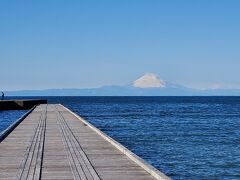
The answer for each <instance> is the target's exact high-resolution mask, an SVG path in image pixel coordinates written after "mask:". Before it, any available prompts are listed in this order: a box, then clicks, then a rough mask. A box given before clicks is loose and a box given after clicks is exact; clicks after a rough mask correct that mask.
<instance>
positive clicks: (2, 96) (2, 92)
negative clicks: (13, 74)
mask: <svg viewBox="0 0 240 180" xmlns="http://www.w3.org/2000/svg"><path fill="white" fill-rule="evenodd" d="M2 100H4V92H2Z"/></svg>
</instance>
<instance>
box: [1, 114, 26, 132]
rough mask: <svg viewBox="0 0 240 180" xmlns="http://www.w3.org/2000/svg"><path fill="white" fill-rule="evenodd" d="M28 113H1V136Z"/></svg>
mask: <svg viewBox="0 0 240 180" xmlns="http://www.w3.org/2000/svg"><path fill="white" fill-rule="evenodd" d="M26 112H27V111H26V110H18V111H15V110H14V111H0V134H1V132H3V131H4V130H5V129H6V128H8V127H9V126H10V125H11V124H12V123H14V122H15V121H16V120H17V119H18V118H20V117H21V116H22V115H23V114H25V113H26Z"/></svg>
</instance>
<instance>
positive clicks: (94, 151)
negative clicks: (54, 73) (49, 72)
mask: <svg viewBox="0 0 240 180" xmlns="http://www.w3.org/2000/svg"><path fill="white" fill-rule="evenodd" d="M0 141H1V142H0V179H1V180H10V179H46V180H47V179H48V180H50V179H52V180H58V179H62V180H70V179H82V180H100V179H103V180H105V179H106V180H107V179H108V180H114V179H119V180H125V179H126V180H127V179H129V180H130V179H131V180H135V179H136V180H148V179H169V178H168V177H167V176H165V175H164V174H163V173H161V172H160V171H158V170H157V169H155V168H154V167H152V166H150V165H149V164H147V163H146V162H144V161H143V160H142V159H141V158H139V157H138V156H136V155H135V154H133V153H132V152H130V151H129V150H128V149H126V148H125V147H123V146H122V145H121V144H119V143H118V142H116V141H114V140H113V139H111V138H110V137H108V136H107V135H105V134H104V133H103V132H101V131H100V130H98V129H97V128H95V127H94V126H92V125H91V124H90V123H88V122H86V121H85V120H83V119H82V118H80V117H78V116H77V115H75V114H74V113H73V112H71V111H69V110H68V109H67V108H65V107H64V106H62V105H54V104H49V105H47V104H44V105H43V104H41V105H39V106H37V107H36V108H35V109H33V110H32V111H31V112H30V113H29V114H28V115H27V116H26V117H23V119H19V123H18V125H17V126H16V125H13V126H11V127H9V128H8V130H7V131H5V135H4V137H3V138H2V139H1V140H0Z"/></svg>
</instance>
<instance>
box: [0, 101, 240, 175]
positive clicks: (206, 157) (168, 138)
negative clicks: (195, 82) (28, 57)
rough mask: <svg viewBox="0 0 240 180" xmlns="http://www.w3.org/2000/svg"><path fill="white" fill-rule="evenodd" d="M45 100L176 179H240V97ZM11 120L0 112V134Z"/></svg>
mask: <svg viewBox="0 0 240 180" xmlns="http://www.w3.org/2000/svg"><path fill="white" fill-rule="evenodd" d="M43 98H44V97H43ZM45 98H47V99H48V101H49V103H62V104H64V105H65V106H67V107H68V108H69V109H71V110H72V111H74V112H76V113H77V114H79V115H80V116H82V117H84V118H85V119H86V120H88V121H89V122H91V123H92V124H93V125H95V126H96V127H98V128H99V129H101V130H102V131H104V132H105V133H107V134H108V135H109V136H111V137H113V138H114V139H115V140H117V141H119V142H120V143H122V144H123V145H124V146H126V147H127V148H129V149H130V150H131V151H133V152H134V153H136V154H137V155H138V156H140V157H142V158H143V159H145V160H146V161H147V162H149V163H150V164H152V165H153V166H155V167H156V168H158V169H159V170H161V171H162V172H164V173H165V174H167V175H168V176H170V177H171V178H173V179H240V97H45ZM2 116H4V118H2ZM8 116H9V117H11V118H10V119H13V116H11V113H10V114H8V112H2V113H1V112H0V130H2V129H4V128H6V126H7V124H8V122H7V120H8V118H7V117H8ZM5 121H6V122H5ZM3 122H5V123H3ZM9 122H12V120H10V121H9ZM4 124H5V125H4Z"/></svg>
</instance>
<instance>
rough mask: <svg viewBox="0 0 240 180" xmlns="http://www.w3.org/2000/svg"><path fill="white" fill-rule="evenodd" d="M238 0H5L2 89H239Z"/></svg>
mask: <svg viewBox="0 0 240 180" xmlns="http://www.w3.org/2000/svg"><path fill="white" fill-rule="evenodd" d="M239 9H240V1H238V0H198V1H197V0H196V1H193V0H175V1H173V0H162V1H161V0H115V1H114V0H108V1H107V0H101V1H100V0H95V1H91V0H87V1H80V0H78V1H73V0H71V1H67V0H41V1H33V0H32V1H19V0H15V1H14V0H11V1H10V0H6V1H0V62H1V64H0V66H1V69H0V89H3V90H16V89H46V88H71V87H75V88H82V87H98V86H101V85H111V84H116V85H124V84H129V83H130V82H131V81H133V80H135V79H136V78H138V77H139V76H141V75H142V74H144V73H145V72H152V73H155V74H158V75H159V76H160V77H161V78H162V79H164V80H167V81H171V82H174V83H178V84H181V85H185V86H189V87H194V88H211V87H215V86H219V87H234V88H236V87H237V88H240V78H239V77H240V10H239Z"/></svg>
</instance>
